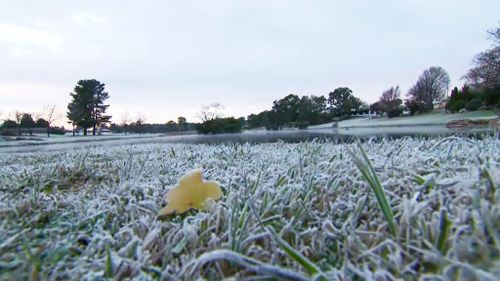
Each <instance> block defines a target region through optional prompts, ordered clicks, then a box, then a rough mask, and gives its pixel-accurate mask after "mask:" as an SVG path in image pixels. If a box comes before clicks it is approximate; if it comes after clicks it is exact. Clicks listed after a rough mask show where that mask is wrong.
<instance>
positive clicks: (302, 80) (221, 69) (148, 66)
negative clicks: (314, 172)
mask: <svg viewBox="0 0 500 281" xmlns="http://www.w3.org/2000/svg"><path fill="white" fill-rule="evenodd" d="M498 11H500V1H498V0H476V1H472V0H469V1H463V0H442V1H435V0H432V1H431V0H419V1H416V0H413V1H409V0H393V1H390V0H385V1H381V0H380V1H361V0H353V1H333V0H331V1H320V0H318V1H304V0H302V1H294V0H286V1H285V0H283V1H273V0H251V1H250V0H246V1H242V0H240V1H237V0H233V1H229V0H226V1H222V0H221V1H219V0H210V1H206V0H199V1H190V0H182V1H180V0H179V1H148V0H145V1H124V0H121V1H93V0H86V1H63V0H60V1H55V0H45V1H35V0H31V1H29V0H12V1H11V0H0V114H1V117H0V118H2V119H3V118H6V117H7V116H9V113H11V112H13V111H15V110H19V111H27V112H36V111H39V110H40V109H41V108H42V107H43V106H44V105H47V104H54V105H56V106H57V108H58V110H59V111H60V112H61V113H64V112H65V110H66V106H67V104H68V102H69V100H70V98H69V93H70V92H71V91H72V89H73V87H74V86H75V84H76V82H77V81H78V80H80V79H87V78H95V79H98V80H100V81H101V82H104V83H105V84H106V88H107V90H108V92H109V93H110V99H109V103H110V104H111V107H110V109H109V111H110V113H111V114H112V115H113V116H114V121H115V122H119V120H120V119H121V116H122V115H123V114H125V113H128V115H129V116H131V117H134V116H136V115H138V114H141V113H142V114H144V115H145V116H146V119H147V121H148V122H161V123H164V122H166V121H168V120H171V119H176V118H177V116H185V117H187V118H188V121H198V120H197V112H199V110H200V108H201V107H202V106H203V105H207V104H210V103H214V102H220V103H221V104H223V105H224V106H225V114H226V115H235V116H246V115H248V114H250V113H257V112H260V111H261V110H264V109H269V108H270V107H271V105H272V101H273V100H275V99H278V98H281V97H283V96H285V95H287V94H289V93H295V94H299V95H310V94H315V95H322V94H323V95H326V94H328V92H330V91H332V90H334V89H335V88H337V87H340V86H347V87H349V88H351V89H352V90H353V91H354V94H355V95H356V96H358V97H360V98H361V99H363V100H365V101H367V102H373V101H375V100H377V99H378V97H379V95H380V94H381V92H382V91H383V90H385V89H387V88H389V87H391V86H395V85H400V87H401V88H402V90H403V92H406V91H407V90H408V88H409V87H410V86H411V85H412V84H413V83H414V82H415V81H416V79H417V78H418V76H419V74H420V73H421V72H422V71H423V70H424V69H425V68H428V67H430V66H434V65H438V66H441V67H443V68H444V69H445V70H447V71H448V73H449V74H450V76H451V78H452V84H453V86H454V85H461V84H462V83H463V81H461V80H460V77H461V76H462V75H463V74H464V73H465V72H466V71H467V69H468V68H469V67H470V64H471V59H472V58H473V56H474V55H475V54H477V53H478V52H480V51H483V50H485V49H487V48H488V47H490V42H489V41H488V40H487V39H488V38H487V34H486V31H487V30H489V29H492V28H495V27H498V25H499V24H500V16H499V13H498ZM60 122H61V123H65V120H61V121H60Z"/></svg>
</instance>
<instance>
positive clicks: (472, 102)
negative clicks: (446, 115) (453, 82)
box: [446, 84, 500, 113]
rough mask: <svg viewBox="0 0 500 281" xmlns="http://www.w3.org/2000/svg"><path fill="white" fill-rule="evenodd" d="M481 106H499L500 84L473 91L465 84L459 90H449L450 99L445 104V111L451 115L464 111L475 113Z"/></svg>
mask: <svg viewBox="0 0 500 281" xmlns="http://www.w3.org/2000/svg"><path fill="white" fill-rule="evenodd" d="M482 106H485V107H499V106H500V84H497V85H492V86H490V87H482V88H474V89H472V88H471V86H469V85H467V84H465V85H463V86H462V89H460V90H459V89H458V88H457V87H455V88H453V89H452V90H451V95H450V99H449V100H448V103H447V104H446V110H448V111H450V112H451V113H456V112H460V111H461V110H464V109H465V110H467V111H475V110H478V109H480V108H481V107H482Z"/></svg>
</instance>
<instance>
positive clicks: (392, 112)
mask: <svg viewBox="0 0 500 281" xmlns="http://www.w3.org/2000/svg"><path fill="white" fill-rule="evenodd" d="M401 114H403V108H401V107H400V108H395V109H392V110H389V111H388V112H387V117H388V118H394V117H399V116H400V115H401Z"/></svg>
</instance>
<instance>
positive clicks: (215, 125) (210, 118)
mask: <svg viewBox="0 0 500 281" xmlns="http://www.w3.org/2000/svg"><path fill="white" fill-rule="evenodd" d="M222 109H223V106H222V105H221V104H220V103H213V104H211V105H207V106H204V107H203V108H202V110H201V111H200V113H199V117H200V119H201V123H198V124H196V125H195V128H196V131H198V133H201V134H223V133H239V132H241V130H242V128H243V126H244V124H245V118H244V117H240V118H238V119H237V118H234V117H223V116H222V113H221V110H222Z"/></svg>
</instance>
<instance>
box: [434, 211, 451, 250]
mask: <svg viewBox="0 0 500 281" xmlns="http://www.w3.org/2000/svg"><path fill="white" fill-rule="evenodd" d="M450 226H451V222H450V220H448V216H447V215H446V210H444V209H441V212H440V214H439V235H438V239H437V244H436V248H437V249H438V250H439V251H440V252H441V253H442V254H445V251H446V241H447V240H448V230H449V229H450Z"/></svg>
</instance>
